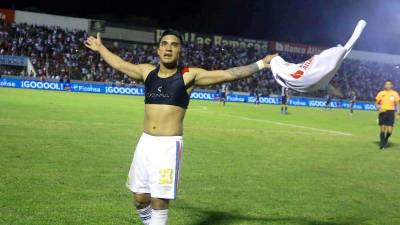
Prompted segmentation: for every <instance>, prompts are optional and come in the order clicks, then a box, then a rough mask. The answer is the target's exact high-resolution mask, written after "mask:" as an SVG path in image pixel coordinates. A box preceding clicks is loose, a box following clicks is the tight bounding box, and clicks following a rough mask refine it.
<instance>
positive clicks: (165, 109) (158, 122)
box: [144, 104, 186, 136]
mask: <svg viewBox="0 0 400 225" xmlns="http://www.w3.org/2000/svg"><path fill="white" fill-rule="evenodd" d="M144 111H145V112H144V114H145V115H144V132H145V133H147V134H150V135H154V136H182V133H183V119H184V117H185V112H186V109H183V108H181V107H179V106H174V105H161V104H146V105H145V110H144Z"/></svg>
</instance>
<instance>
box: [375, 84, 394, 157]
mask: <svg viewBox="0 0 400 225" xmlns="http://www.w3.org/2000/svg"><path fill="white" fill-rule="evenodd" d="M375 100H376V101H375V106H376V108H377V110H379V127H380V144H379V149H381V150H383V149H385V147H387V144H388V140H389V137H390V135H392V132H393V125H394V120H395V117H396V115H395V111H396V110H397V109H398V108H399V94H398V93H397V91H395V90H393V82H392V81H390V80H387V81H385V84H384V86H383V90H382V91H380V92H379V93H378V95H377V96H376V98H375Z"/></svg>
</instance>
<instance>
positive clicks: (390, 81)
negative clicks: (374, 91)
mask: <svg viewBox="0 0 400 225" xmlns="http://www.w3.org/2000/svg"><path fill="white" fill-rule="evenodd" d="M386 82H390V83H391V84H394V83H393V81H392V80H385V83H386Z"/></svg>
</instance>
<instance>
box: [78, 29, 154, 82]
mask: <svg viewBox="0 0 400 225" xmlns="http://www.w3.org/2000/svg"><path fill="white" fill-rule="evenodd" d="M85 46H86V47H88V48H90V49H92V50H93V51H96V52H98V53H100V55H101V57H102V58H103V59H104V60H105V61H106V62H107V63H108V64H109V65H110V66H111V67H112V68H114V69H116V70H118V71H120V72H122V73H125V74H127V75H128V76H130V77H132V78H133V79H135V80H144V75H146V74H148V72H150V71H151V70H152V69H153V68H154V66H152V65H150V64H137V65H136V64H132V63H129V62H127V61H124V60H123V59H121V58H120V57H119V56H117V55H115V54H113V53H112V52H110V51H109V50H108V49H107V48H106V47H105V46H104V45H103V44H102V42H101V38H100V33H97V37H96V38H95V37H93V36H90V37H88V39H87V40H86V41H85Z"/></svg>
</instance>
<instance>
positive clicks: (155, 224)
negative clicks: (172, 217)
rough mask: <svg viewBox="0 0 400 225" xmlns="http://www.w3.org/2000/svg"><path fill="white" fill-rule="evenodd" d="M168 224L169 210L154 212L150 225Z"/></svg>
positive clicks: (154, 210)
mask: <svg viewBox="0 0 400 225" xmlns="http://www.w3.org/2000/svg"><path fill="white" fill-rule="evenodd" d="M167 222H168V209H163V210H156V209H153V210H152V212H151V220H150V223H149V225H167Z"/></svg>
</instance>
